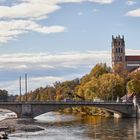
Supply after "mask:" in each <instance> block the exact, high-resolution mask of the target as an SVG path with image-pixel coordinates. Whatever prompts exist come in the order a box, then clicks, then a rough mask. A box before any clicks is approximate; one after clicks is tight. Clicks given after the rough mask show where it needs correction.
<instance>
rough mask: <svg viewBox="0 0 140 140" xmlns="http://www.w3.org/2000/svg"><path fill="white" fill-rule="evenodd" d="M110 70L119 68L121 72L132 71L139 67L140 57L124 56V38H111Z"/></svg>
mask: <svg viewBox="0 0 140 140" xmlns="http://www.w3.org/2000/svg"><path fill="white" fill-rule="evenodd" d="M111 46H112V68H113V70H114V69H115V68H116V67H117V66H121V68H122V70H127V71H133V70H135V69H137V68H138V67H140V55H134V56H133V55H131V56H130V55H129V56H128V55H125V40H124V36H122V37H120V35H119V36H116V37H114V36H112V43H111Z"/></svg>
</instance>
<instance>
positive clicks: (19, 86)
mask: <svg viewBox="0 0 140 140" xmlns="http://www.w3.org/2000/svg"><path fill="white" fill-rule="evenodd" d="M19 96H20V97H19V101H20V102H21V76H20V77H19Z"/></svg>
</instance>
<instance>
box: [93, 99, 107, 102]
mask: <svg viewBox="0 0 140 140" xmlns="http://www.w3.org/2000/svg"><path fill="white" fill-rule="evenodd" d="M93 102H101V103H103V102H104V100H102V99H100V98H95V99H93Z"/></svg>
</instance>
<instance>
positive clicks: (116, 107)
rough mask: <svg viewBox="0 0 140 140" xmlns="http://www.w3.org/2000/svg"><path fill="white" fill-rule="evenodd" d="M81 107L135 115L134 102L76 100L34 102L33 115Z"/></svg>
mask: <svg viewBox="0 0 140 140" xmlns="http://www.w3.org/2000/svg"><path fill="white" fill-rule="evenodd" d="M78 106H79V107H81V106H90V107H98V108H102V109H105V110H107V111H110V112H112V113H117V114H120V115H121V116H122V117H133V116H134V115H135V110H134V106H133V104H132V103H128V104H126V103H93V102H90V103H84V102H83V103H80V102H79V103H76V102H68V103H66V102H61V103H58V102H55V103H54V104H49V103H48V104H46V103H44V104H40V105H39V104H38V105H37V104H32V117H33V118H34V117H36V116H39V115H41V114H44V113H47V112H51V111H58V110H60V109H65V108H70V107H78Z"/></svg>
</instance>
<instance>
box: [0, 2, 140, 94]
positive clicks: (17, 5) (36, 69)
mask: <svg viewBox="0 0 140 140" xmlns="http://www.w3.org/2000/svg"><path fill="white" fill-rule="evenodd" d="M139 27H140V1H139V0H0V89H6V90H8V91H9V93H10V94H14V95H15V94H19V80H18V79H19V76H21V77H22V94H24V92H25V90H24V75H25V73H27V74H28V91H30V90H34V89H36V88H38V87H45V86H46V85H53V83H54V82H55V81H65V80H72V79H75V78H77V77H78V78H80V77H82V76H83V75H85V74H86V73H88V72H89V71H90V70H91V69H92V68H93V67H94V65H96V64H97V63H107V65H109V66H111V38H112V35H114V36H118V35H121V36H122V35H124V38H125V43H126V46H125V47H126V54H129V55H139V54H140V49H139V47H140V39H139V37H140V28H139Z"/></svg>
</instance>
